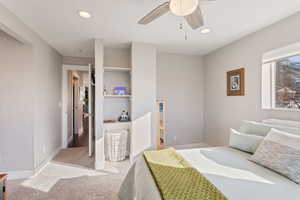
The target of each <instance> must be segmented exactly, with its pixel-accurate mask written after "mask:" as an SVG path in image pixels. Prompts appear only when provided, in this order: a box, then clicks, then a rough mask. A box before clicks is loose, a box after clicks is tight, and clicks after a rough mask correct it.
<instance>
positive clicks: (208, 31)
mask: <svg viewBox="0 0 300 200" xmlns="http://www.w3.org/2000/svg"><path fill="white" fill-rule="evenodd" d="M210 32H211V29H210V28H204V29H202V30H201V33H203V34H207V33H210Z"/></svg>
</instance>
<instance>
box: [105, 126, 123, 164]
mask: <svg viewBox="0 0 300 200" xmlns="http://www.w3.org/2000/svg"><path fill="white" fill-rule="evenodd" d="M127 137H128V131H127V130H124V129H122V130H110V131H108V132H106V157H107V160H109V161H113V162H116V161H122V160H125V159H126V154H127Z"/></svg>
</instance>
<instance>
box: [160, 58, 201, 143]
mask: <svg viewBox="0 0 300 200" xmlns="http://www.w3.org/2000/svg"><path fill="white" fill-rule="evenodd" d="M203 70H204V69H203V60H202V58H201V57H200V56H188V55H180V54H169V53H159V54H158V56H157V97H158V99H163V100H165V101H166V131H167V144H168V145H178V144H194V143H199V142H201V141H202V138H203V116H204V110H203V104H204V76H203V75H204V71H203Z"/></svg>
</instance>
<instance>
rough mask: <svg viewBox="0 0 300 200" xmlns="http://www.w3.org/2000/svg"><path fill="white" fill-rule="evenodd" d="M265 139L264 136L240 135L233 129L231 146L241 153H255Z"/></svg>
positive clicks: (231, 130) (231, 131)
mask: <svg viewBox="0 0 300 200" xmlns="http://www.w3.org/2000/svg"><path fill="white" fill-rule="evenodd" d="M263 139H264V138H263V137H262V136H257V135H248V134H244V133H240V132H238V131H236V130H234V129H232V128H231V129H230V140H229V146H230V147H232V148H235V149H239V150H241V151H245V152H249V153H254V152H255V151H256V149H257V148H258V146H259V144H260V142H261V141H262V140H263Z"/></svg>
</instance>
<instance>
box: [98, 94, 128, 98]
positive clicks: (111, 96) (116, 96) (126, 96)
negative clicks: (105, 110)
mask: <svg viewBox="0 0 300 200" xmlns="http://www.w3.org/2000/svg"><path fill="white" fill-rule="evenodd" d="M104 97H105V98H130V97H131V95H113V94H112V95H104Z"/></svg>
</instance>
